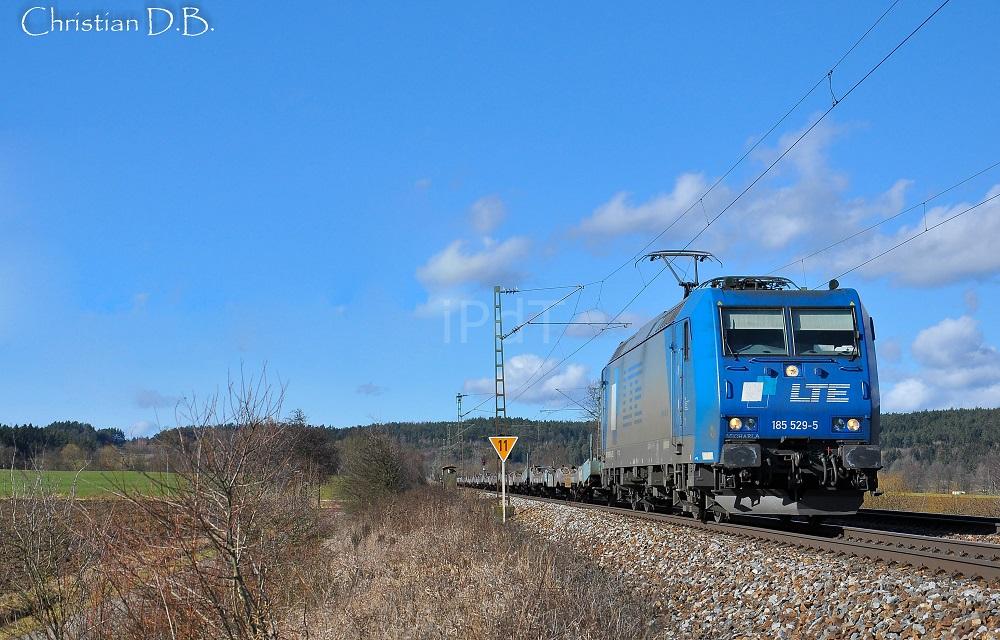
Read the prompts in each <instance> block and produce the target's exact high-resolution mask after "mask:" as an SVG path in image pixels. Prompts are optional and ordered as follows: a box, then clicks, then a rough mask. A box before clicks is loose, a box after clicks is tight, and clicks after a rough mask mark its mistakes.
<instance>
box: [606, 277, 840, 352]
mask: <svg viewBox="0 0 1000 640" xmlns="http://www.w3.org/2000/svg"><path fill="white" fill-rule="evenodd" d="M836 291H838V292H840V293H844V292H849V291H851V292H852V290H851V289H837V290H836ZM726 293H736V294H748V295H749V296H758V295H766V294H771V295H774V296H781V297H785V296H805V297H810V298H811V297H821V296H826V295H829V294H830V293H831V291H828V290H825V289H800V288H799V287H798V286H796V285H795V283H793V282H792V281H791V280H788V279H786V278H778V277H769V276H725V277H721V278H713V279H712V280H707V281H705V282H703V283H702V284H701V285H699V286H698V287H697V288H696V289H695V290H694V291H693V292H692V293H691V296H689V297H687V298H684V299H683V300H681V301H680V302H678V303H677V304H676V305H674V306H673V307H671V308H670V309H667V310H666V311H664V312H663V313H661V314H659V315H658V316H656V317H655V318H653V319H652V320H650V321H649V322H647V323H646V324H644V325H642V326H641V327H639V329H638V330H637V331H636V332H635V333H634V334H633V335H632V336H631V337H629V338H628V339H626V340H623V341H622V342H620V343H619V344H618V348H617V349H615V353H614V355H613V356H611V361H612V362H613V361H614V360H617V359H618V358H619V357H620V356H621V355H622V354H624V353H626V352H627V351H631V350H632V349H634V348H635V347H637V346H639V345H640V344H641V343H642V342H644V341H645V340H646V339H647V338H649V337H650V336H652V335H655V334H656V333H658V332H659V331H661V330H662V329H664V328H665V327H667V326H668V325H670V324H671V323H672V322H673V321H674V320H675V319H676V318H677V316H678V315H679V314H680V312H681V309H683V308H684V305H685V304H686V303H687V302H689V301H691V300H692V298H697V297H699V296H700V295H709V296H712V297H715V298H722V297H723V296H724V294H726ZM726 297H728V296H726Z"/></svg>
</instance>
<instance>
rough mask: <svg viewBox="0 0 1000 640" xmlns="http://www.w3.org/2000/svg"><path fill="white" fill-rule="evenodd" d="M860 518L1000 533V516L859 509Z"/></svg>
mask: <svg viewBox="0 0 1000 640" xmlns="http://www.w3.org/2000/svg"><path fill="white" fill-rule="evenodd" d="M856 517H858V518H876V519H897V520H898V519H902V520H915V521H918V522H922V523H929V524H933V525H947V526H955V525H960V526H968V527H971V528H982V529H983V531H984V533H1000V518H990V517H987V516H969V515H960V514H954V513H925V512H923V511H896V510H895V509H859V510H858V515H857V516H856Z"/></svg>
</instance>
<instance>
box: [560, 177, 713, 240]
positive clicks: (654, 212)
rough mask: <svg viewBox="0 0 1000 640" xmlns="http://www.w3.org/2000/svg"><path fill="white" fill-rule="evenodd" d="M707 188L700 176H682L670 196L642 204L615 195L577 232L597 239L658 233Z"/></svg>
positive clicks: (703, 178)
mask: <svg viewBox="0 0 1000 640" xmlns="http://www.w3.org/2000/svg"><path fill="white" fill-rule="evenodd" d="M707 188H708V180H707V179H706V178H705V176H704V175H702V174H700V173H683V174H681V175H680V176H679V177H678V178H677V180H676V181H675V182H674V188H673V190H672V191H670V192H669V193H662V194H660V195H657V196H655V197H653V198H651V199H650V200H647V201H646V202H642V203H633V202H631V201H630V194H628V193H625V192H619V193H616V194H615V195H614V196H612V198H611V200H609V201H608V202H606V203H604V204H602V205H601V206H599V207H598V208H597V209H596V210H595V211H594V213H593V214H591V215H590V217H588V218H586V219H585V220H584V221H583V222H581V223H580V226H579V231H580V232H582V233H585V234H588V235H592V236H597V237H602V236H603V237H606V236H609V235H610V236H616V235H622V234H627V233H635V232H659V231H660V230H662V229H663V228H664V227H666V226H667V225H668V224H670V223H671V222H672V221H673V220H674V219H675V218H676V217H677V216H679V215H680V214H681V213H682V212H683V211H684V210H685V209H687V208H688V207H690V206H691V205H692V204H693V203H694V202H696V201H697V200H698V196H700V195H701V194H702V193H704V191H705V189H707Z"/></svg>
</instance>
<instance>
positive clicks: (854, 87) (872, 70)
mask: <svg viewBox="0 0 1000 640" xmlns="http://www.w3.org/2000/svg"><path fill="white" fill-rule="evenodd" d="M950 1H951V0H944V1H943V2H942V3H941V4H939V5H938V6H937V7H936V8H935V9H934V11H932V12H931V13H930V14H929V15H928V16H927V17H926V18H924V20H923V21H922V22H920V24H918V25H917V26H916V27H915V28H914V29H913V30H911V31H910V32H909V33H908V34H907V35H906V37H904V38H903V39H902V40H900V41H899V42H898V43H897V44H896V45H895V46H894V47H893V48H892V49H891V50H890V51H889V52H888V53H887V54H885V55H884V56H883V57H882V58H881V59H880V60H879V61H878V62H877V63H876V64H875V65H873V66H872V67H871V68H870V69H869V70H868V71H867V72H866V73H865V74H864V75H863V76H861V78H860V79H858V80H857V81H856V82H855V83H854V84H853V85H851V86H850V88H849V89H848V90H847V91H846V92H845V93H844V95H843V96H841V98H840V99H839V100H837V101H835V102H834V103H833V104H831V106H830V107H829V108H828V109H827V110H826V111H824V112H823V114H822V115H820V116H819V118H817V119H816V120H815V121H814V122H813V123H812V124H811V125H809V127H808V128H807V129H806V130H805V131H803V132H802V133H801V134H800V135H799V136H798V137H797V138H796V139H795V140H794V141H793V142H792V144H791V145H789V146H788V147H787V148H786V149H785V150H784V151H782V152H781V153H780V154H779V155H778V157H777V158H776V159H775V160H774V161H772V162H771V163H770V164H769V165H768V166H767V167H766V168H765V169H764V171H762V172H761V173H760V174H759V175H757V177H756V178H754V179H753V181H751V182H750V183H749V184H748V185H747V186H746V187H745V188H744V189H743V190H742V191H740V193H739V194H738V195H737V196H736V197H735V198H734V199H733V200H732V201H730V202H729V204H727V205H726V206H725V207H723V209H722V210H721V211H719V213H717V214H716V215H715V216H714V217H713V218H711V220H709V222H708V224H706V225H705V226H704V227H702V228H701V229H700V230H699V231H698V232H697V233H695V235H694V237H692V238H691V240H689V241H688V242H687V244H685V245H684V247H683V248H684V249H685V250H686V249H688V248H689V247H690V246H691V245H692V244H693V243H694V242H695V241H696V240H697V239H698V238H700V237H701V236H702V234H704V232H705V231H706V230H708V229H709V228H710V227H711V226H712V225H713V224H714V223H715V222H717V221H718V220H719V219H720V218H721V217H722V216H723V215H725V213H726V212H727V211H729V209H731V208H732V207H733V205H735V204H736V203H737V202H738V201H739V200H740V199H741V198H742V197H743V196H744V195H746V194H747V193H748V192H749V191H750V190H751V189H752V188H753V187H754V186H756V185H757V183H758V182H760V181H761V180H762V179H763V178H764V177H765V176H766V175H767V174H768V173H770V171H771V169H773V168H774V167H775V166H776V165H777V164H778V163H779V162H781V160H782V159H784V158H785V156H787V155H788V154H789V153H790V152H791V151H792V149H794V148H795V147H796V146H797V145H798V144H799V143H800V142H801V141H802V140H803V139H805V137H806V136H808V135H809V133H810V132H812V131H813V130H814V129H815V128H816V127H817V126H818V125H819V124H820V123H821V122H823V121H824V120H825V119H826V117H827V116H829V115H830V113H832V112H833V110H834V109H836V108H837V107H838V106H839V105H840V104H842V103H843V102H844V101H845V100H846V99H847V98H848V97H849V96H850V95H851V94H853V93H854V92H855V91H856V90H857V89H858V87H860V86H861V85H862V84H864V82H865V81H866V80H868V78H870V77H871V76H872V75H873V74H874V73H875V72H876V71H877V70H878V69H879V68H881V66H882V65H883V64H885V63H886V61H888V60H889V59H890V58H891V57H892V56H893V55H894V54H895V53H896V52H897V51H899V49H900V48H902V47H903V46H904V45H905V44H906V43H907V42H909V41H910V39H911V38H913V36H914V35H916V34H917V33H918V32H919V31H920V30H921V29H922V28H923V27H924V26H925V25H926V24H927V23H928V22H930V21H931V20H932V19H933V18H934V16H936V15H937V14H938V13H939V12H940V11H941V9H943V8H944V7H945V6H946V5H947V4H948V3H949V2H950ZM896 4H897V2H893V3H892V4H891V5H890V7H889V9H887V10H886V11H885V12H884V13H883V14H882V15H881V16H879V18H878V20H876V22H875V25H877V24H878V23H879V22H881V20H882V19H883V18H884V17H885V15H886V14H887V13H888V12H889V11H890V10H891V9H892V8H893V7H894V6H895V5H896ZM875 25H872V27H870V28H869V29H868V31H866V32H865V33H864V34H863V35H862V37H861V38H860V39H859V41H858V42H855V44H854V45H852V46H851V48H850V49H848V51H847V53H850V52H851V51H852V50H853V49H854V48H855V47H857V45H858V43H859V42H860V40H863V39H864V38H865V37H866V36H867V35H868V34H869V33H870V32H871V30H872V29H873V28H874V26H875ZM847 53H845V54H844V56H842V57H841V59H840V60H838V62H837V63H836V65H839V64H840V63H841V62H842V61H843V60H844V58H846V56H847ZM836 65H835V66H834V67H833V68H835V67H836ZM833 68H831V70H830V71H831V72H832V70H833ZM828 74H829V72H828V73H827V74H824V76H823V78H821V79H820V80H819V81H818V82H817V84H816V85H814V86H813V87H812V88H811V89H810V90H809V91H808V92H807V93H806V94H805V96H804V97H803V98H802V99H801V100H800V101H799V102H798V103H796V105H795V106H794V107H793V108H792V109H791V110H790V111H789V112H786V115H784V116H782V118H781V119H779V121H778V122H777V123H776V124H775V125H774V126H773V127H772V129H770V130H769V131H768V134H766V135H769V134H770V133H771V132H773V130H774V129H775V128H776V127H777V126H779V125H780V124H781V123H782V122H783V121H784V120H785V119H786V118H787V117H788V113H790V112H791V111H794V110H795V108H797V106H798V104H800V103H801V101H802V100H804V99H805V97H808V95H809V94H811V93H812V92H813V91H815V89H816V87H817V86H819V85H820V84H822V82H823V80H826V78H827V76H828ZM762 139H763V138H762ZM760 142H761V141H760V140H758V141H757V143H755V146H756V145H759V144H760ZM752 150H753V148H751V149H750V150H749V151H748V152H747V153H745V154H744V155H743V156H741V158H740V159H739V160H738V161H737V163H736V164H739V163H740V162H742V160H743V159H744V158H745V157H746V156H747V155H748V154H749V153H750V151H752ZM733 169H735V165H734V166H733V167H732V168H731V169H730V170H729V171H728V172H727V173H726V174H724V176H723V178H724V177H725V176H726V175H728V174H729V173H731V172H732V170H733ZM719 182H720V181H718V180H717V181H716V183H715V184H718V183H719ZM713 188H714V186H713ZM703 197H704V196H702V198H703ZM700 199H701V198H699V200H700ZM697 202H698V201H697V200H696V201H695V203H693V204H692V205H691V207H688V209H687V210H685V212H683V213H682V214H681V215H680V216H678V217H677V218H676V219H675V220H674V221H673V222H671V223H670V225H668V226H667V228H666V229H664V230H663V231H662V232H661V233H660V234H658V235H657V236H656V237H654V238H653V240H651V241H650V242H649V243H647V244H646V245H645V246H644V247H643V248H642V250H641V251H639V253H637V254H636V256H638V255H640V254H642V252H643V251H645V250H646V249H648V248H649V246H651V245H652V243H653V242H656V240H658V239H659V238H660V237H662V236H663V234H665V233H666V232H667V231H668V230H669V229H670V228H671V227H672V226H673V225H674V224H675V223H676V222H677V221H678V220H680V218H681V217H683V216H684V215H685V214H686V213H687V212H688V211H690V210H691V208H693V207H694V206H695V204H697ZM634 259H635V256H633V258H630V261H631V260H634ZM626 264H628V261H626V262H625V263H623V264H622V265H621V266H619V267H617V268H616V269H615V270H614V271H612V272H611V274H609V275H608V276H606V277H605V278H604V279H602V281H603V280H606V279H607V278H609V277H611V276H612V275H614V274H615V273H617V272H618V271H620V270H621V269H622V268H623V267H624V266H625V265H626ZM667 266H668V265H666V264H665V265H664V266H663V267H661V269H660V270H659V271H658V272H656V274H655V275H654V276H653V277H652V278H651V279H650V280H649V281H647V282H645V283H643V285H642V286H641V287H640V288H639V290H638V291H637V292H636V294H635V295H634V296H632V298H631V299H630V300H629V301H628V302H627V303H626V304H625V305H624V306H623V307H622V308H621V309H620V310H619V311H618V313H616V314H615V315H614V317H612V318H611V320H610V321H609V324H610V323H614V322H615V321H617V320H618V318H619V317H620V316H621V315H622V314H623V313H624V312H625V311H626V310H628V308H629V307H631V306H632V304H633V303H635V301H636V300H637V299H638V298H639V296H640V295H642V293H643V292H644V291H645V290H646V289H648V288H649V286H650V285H651V284H652V283H653V282H655V281H656V279H657V278H659V276H660V275H662V274H663V272H664V271H665V270H666V269H667ZM861 266H863V265H861ZM590 284H594V283H590ZM587 286H589V285H587ZM602 333H603V330H601V331H600V332H598V333H596V334H595V335H594V336H592V337H591V338H589V339H588V340H586V341H585V342H583V343H582V344H581V345H580V346H578V347H577V348H576V349H574V350H573V351H572V352H571V353H570V354H569V355H567V356H566V357H564V358H562V359H561V360H560V361H559V362H558V363H556V364H555V365H554V366H553V367H551V368H549V369H548V371H546V372H545V373H544V374H543V375H542V376H541V377H540V378H539V379H538V380H537V381H535V382H534V383H532V385H531V386H534V385H535V384H538V382H539V381H541V380H544V379H545V378H546V377H547V376H548V375H549V374H551V373H552V372H553V371H555V370H556V369H558V367H560V366H562V364H563V363H565V362H566V361H567V360H569V359H570V358H572V357H573V356H574V355H576V354H577V353H579V352H580V351H581V350H582V349H583V348H584V347H586V346H587V345H589V344H590V343H591V342H593V341H594V340H595V339H596V338H597V336H599V335H601V334H602ZM528 388H530V386H528V387H525V388H524V389H521V390H520V391H519V393H517V394H516V395H513V396H512V397H511V400H517V399H518V398H520V397H521V396H522V395H524V393H525V391H527V390H528Z"/></svg>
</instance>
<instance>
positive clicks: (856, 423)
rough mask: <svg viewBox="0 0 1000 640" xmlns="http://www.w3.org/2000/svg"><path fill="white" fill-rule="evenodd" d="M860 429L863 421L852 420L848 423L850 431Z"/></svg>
mask: <svg viewBox="0 0 1000 640" xmlns="http://www.w3.org/2000/svg"><path fill="white" fill-rule="evenodd" d="M860 428H861V421H860V420H858V419H857V418H851V419H850V420H848V421H847V430H848V431H857V430H859V429H860Z"/></svg>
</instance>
